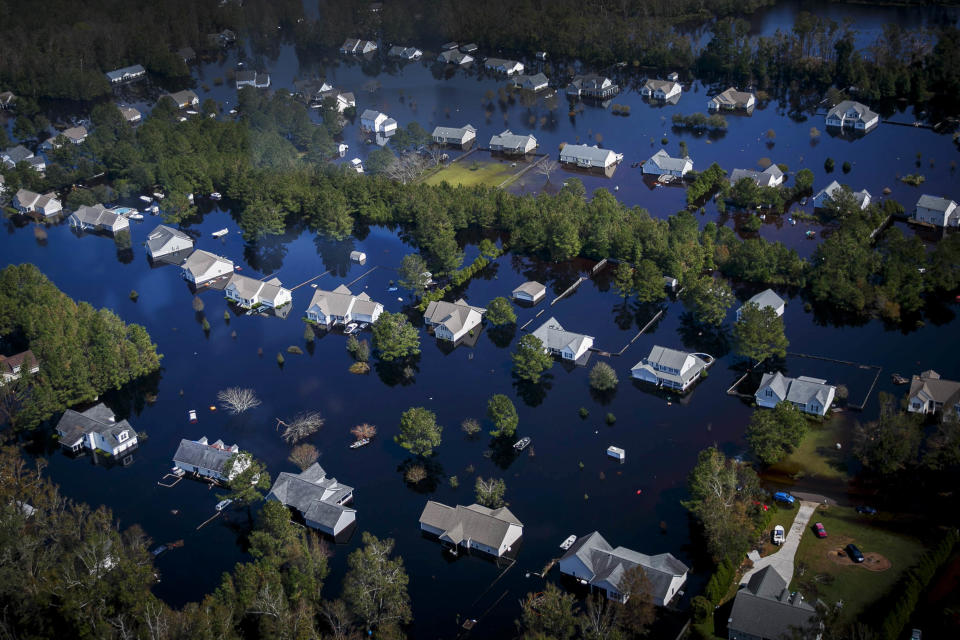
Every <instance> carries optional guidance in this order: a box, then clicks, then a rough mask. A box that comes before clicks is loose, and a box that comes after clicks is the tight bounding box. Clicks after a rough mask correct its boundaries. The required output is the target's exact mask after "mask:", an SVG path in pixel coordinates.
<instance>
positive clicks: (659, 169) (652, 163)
mask: <svg viewBox="0 0 960 640" xmlns="http://www.w3.org/2000/svg"><path fill="white" fill-rule="evenodd" d="M692 170H693V160H691V159H690V158H689V157H684V158H672V157H670V154H669V153H667V152H666V151H665V150H663V149H660V150H659V151H657V152H656V153H655V154H653V155H652V156H650V158H649V159H648V160H647V161H646V162H644V163H643V172H644V173H645V174H647V175H653V176H664V175H667V176H675V177H677V178H682V177H683V176H685V175H687V173H689V172H690V171H692Z"/></svg>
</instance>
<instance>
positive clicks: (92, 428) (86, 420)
mask: <svg viewBox="0 0 960 640" xmlns="http://www.w3.org/2000/svg"><path fill="white" fill-rule="evenodd" d="M124 431H129V432H130V437H132V436H134V435H136V432H135V431H134V430H133V427H131V426H130V423H129V422H127V421H126V420H121V421H120V422H116V417H115V416H114V414H113V411H111V410H110V409H109V408H108V407H107V405H105V404H103V403H102V402H101V403H99V404H97V405H94V406H93V407H91V408H89V409H87V410H86V411H84V412H83V413H79V412H77V411H74V410H73V409H67V410H66V411H65V412H64V413H63V415H62V416H61V417H60V421H59V422H58V423H57V432H58V433H59V434H60V438H61V442H63V443H64V444H65V445H67V446H72V445H73V443H75V442H76V441H77V440H79V439H80V438H82V437H83V436H85V435H86V434H88V433H99V434H100V435H101V436H102V437H103V438H104V439H105V440H106V441H107V444H108V445H110V446H111V448H112V447H116V446H117V445H118V444H120V443H119V441H118V440H117V437H118V436H119V435H120V434H121V433H123V432H124Z"/></svg>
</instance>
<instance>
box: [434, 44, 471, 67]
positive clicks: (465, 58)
mask: <svg viewBox="0 0 960 640" xmlns="http://www.w3.org/2000/svg"><path fill="white" fill-rule="evenodd" d="M437 62H439V63H441V64H455V65H458V66H463V65H465V64H469V63H471V62H473V56H471V55H470V54H468V53H463V52H462V51H457V49H456V48H454V49H447V50H445V51H441V52H440V55H438V56H437Z"/></svg>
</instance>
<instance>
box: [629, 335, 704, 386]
mask: <svg viewBox="0 0 960 640" xmlns="http://www.w3.org/2000/svg"><path fill="white" fill-rule="evenodd" d="M701 355H704V356H705V355H706V354H696V353H687V352H685V351H678V350H676V349H668V348H667V347H661V346H659V345H654V346H653V348H651V349H650V355H648V356H647V357H646V358H644V359H643V360H641V361H640V362H638V363H637V364H635V365H633V368H632V369H630V375H631V376H633V377H634V378H636V379H637V380H642V381H643V382H649V383H650V384H655V385H657V386H658V387H668V388H670V389H676V390H677V391H681V392H683V391H686V390H687V389H689V388H690V386H691V385H693V383H694V382H696V381H697V380H699V379H700V375H701V374H702V373H703V371H705V370H706V368H707V366H708V365H709V364H710V362H709V361H708V360H707V359H706V358H702V357H700V356H701ZM707 358H709V356H707Z"/></svg>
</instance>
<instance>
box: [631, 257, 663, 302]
mask: <svg viewBox="0 0 960 640" xmlns="http://www.w3.org/2000/svg"><path fill="white" fill-rule="evenodd" d="M633 288H634V292H635V293H636V295H637V301H638V302H641V303H643V304H648V303H650V302H660V301H661V300H663V299H664V298H666V297H667V292H666V289H665V287H664V284H663V274H662V273H661V272H660V269H658V268H657V265H656V264H655V263H654V262H653V260H646V259H644V260H641V261H640V263H639V264H638V265H637V268H636V270H635V271H634V274H633Z"/></svg>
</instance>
